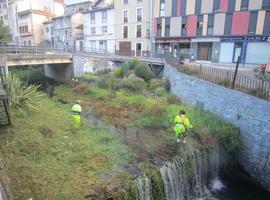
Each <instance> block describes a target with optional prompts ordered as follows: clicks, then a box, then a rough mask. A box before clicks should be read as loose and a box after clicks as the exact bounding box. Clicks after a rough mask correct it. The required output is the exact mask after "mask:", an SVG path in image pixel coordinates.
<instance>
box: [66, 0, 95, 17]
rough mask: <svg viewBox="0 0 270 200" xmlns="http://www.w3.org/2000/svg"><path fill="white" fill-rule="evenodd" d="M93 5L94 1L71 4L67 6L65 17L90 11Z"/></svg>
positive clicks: (85, 0)
mask: <svg viewBox="0 0 270 200" xmlns="http://www.w3.org/2000/svg"><path fill="white" fill-rule="evenodd" d="M92 5H93V3H92V1H89V0H83V1H79V2H71V3H70V4H66V5H65V12H64V14H65V15H70V14H72V13H77V12H84V11H88V10H89V9H90V8H91V6H92Z"/></svg>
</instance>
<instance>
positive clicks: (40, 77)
mask: <svg viewBox="0 0 270 200" xmlns="http://www.w3.org/2000/svg"><path fill="white" fill-rule="evenodd" d="M14 74H16V76H17V77H18V78H19V79H20V80H21V81H22V82H24V83H27V84H36V85H45V84H53V83H54V80H53V79H51V78H48V77H46V76H45V72H44V69H43V68H42V67H38V68H34V69H30V70H16V71H14Z"/></svg>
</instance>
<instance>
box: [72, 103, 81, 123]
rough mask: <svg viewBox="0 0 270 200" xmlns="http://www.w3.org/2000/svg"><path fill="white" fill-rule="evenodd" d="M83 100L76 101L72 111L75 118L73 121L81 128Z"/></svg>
mask: <svg viewBox="0 0 270 200" xmlns="http://www.w3.org/2000/svg"><path fill="white" fill-rule="evenodd" d="M80 103H81V101H80V100H78V101H76V104H75V105H74V106H72V108H71V111H72V113H73V115H72V118H73V123H74V125H75V127H76V128H79V127H80V125H81V112H82V107H81V105H80Z"/></svg>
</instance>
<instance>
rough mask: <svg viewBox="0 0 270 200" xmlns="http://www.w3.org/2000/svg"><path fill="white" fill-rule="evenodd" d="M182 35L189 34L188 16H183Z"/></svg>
mask: <svg viewBox="0 0 270 200" xmlns="http://www.w3.org/2000/svg"><path fill="white" fill-rule="evenodd" d="M181 35H182V36H186V35H187V17H183V18H182V31H181Z"/></svg>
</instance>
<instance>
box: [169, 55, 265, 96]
mask: <svg viewBox="0 0 270 200" xmlns="http://www.w3.org/2000/svg"><path fill="white" fill-rule="evenodd" d="M166 62H167V63H169V64H170V65H172V66H173V67H175V68H177V69H178V70H179V71H181V72H183V73H185V74H189V75H192V76H196V77H198V78H201V79H204V80H207V81H210V82H213V83H216V84H218V85H222V86H224V87H227V88H231V89H234V90H237V91H240V92H243V93H246V94H249V95H252V96H256V97H258V98H261V99H265V100H270V83H269V82H267V81H264V80H260V79H257V78H255V77H251V76H247V75H243V74H239V73H238V74H237V75H236V79H235V84H234V86H233V78H234V72H233V71H229V70H224V69H218V68H214V67H208V66H203V65H202V64H180V63H179V60H177V59H174V58H171V57H170V58H169V57H167V58H166Z"/></svg>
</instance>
